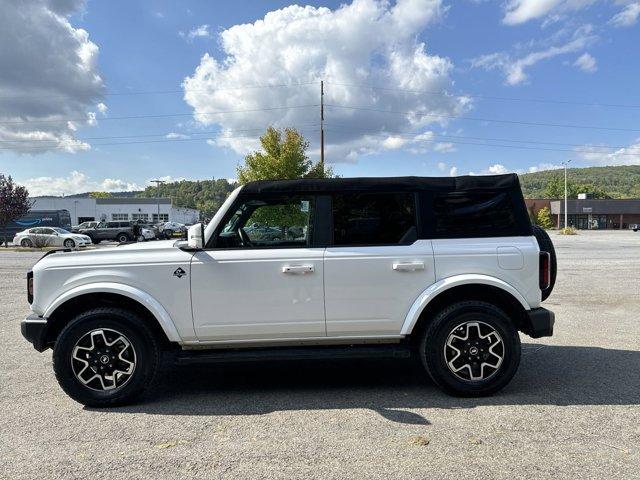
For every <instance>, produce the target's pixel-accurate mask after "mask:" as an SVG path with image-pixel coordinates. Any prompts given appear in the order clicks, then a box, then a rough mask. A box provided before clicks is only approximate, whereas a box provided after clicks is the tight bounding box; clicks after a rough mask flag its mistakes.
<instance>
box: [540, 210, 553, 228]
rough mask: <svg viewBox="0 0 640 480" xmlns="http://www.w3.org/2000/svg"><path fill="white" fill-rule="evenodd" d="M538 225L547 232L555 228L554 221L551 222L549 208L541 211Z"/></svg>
mask: <svg viewBox="0 0 640 480" xmlns="http://www.w3.org/2000/svg"><path fill="white" fill-rule="evenodd" d="M536 223H537V224H538V225H540V226H541V227H542V228H544V229H546V230H549V229H550V228H553V220H551V211H550V210H549V207H543V208H541V209H540V211H539V212H538V218H537V222H536Z"/></svg>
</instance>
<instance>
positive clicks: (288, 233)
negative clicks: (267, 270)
mask: <svg viewBox="0 0 640 480" xmlns="http://www.w3.org/2000/svg"><path fill="white" fill-rule="evenodd" d="M313 209H314V201H313V197H308V196H287V197H277V198H252V199H247V200H245V201H243V202H242V203H241V204H240V205H239V207H238V208H237V209H236V211H235V212H234V214H233V215H232V216H231V217H230V218H229V219H228V220H227V222H226V223H225V225H224V226H223V227H222V229H221V231H220V234H219V235H218V238H217V239H216V243H215V246H216V247H217V248H269V247H270V248H283V247H290V248H293V247H308V246H310V245H311V230H312V218H313Z"/></svg>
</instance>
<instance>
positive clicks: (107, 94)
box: [0, 82, 317, 99]
mask: <svg viewBox="0 0 640 480" xmlns="http://www.w3.org/2000/svg"><path fill="white" fill-rule="evenodd" d="M316 83H317V82H301V83H282V84H274V85H246V86H242V87H224V88H205V89H198V90H189V92H196V93H212V92H223V91H227V90H252V89H260V88H288V87H290V88H294V87H301V86H305V85H315V84H316ZM177 93H186V91H185V90H184V89H183V90H139V91H132V92H105V93H101V94H99V95H97V96H99V97H119V96H129V95H169V94H177ZM11 98H68V95H0V99H11Z"/></svg>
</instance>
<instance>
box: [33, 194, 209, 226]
mask: <svg viewBox="0 0 640 480" xmlns="http://www.w3.org/2000/svg"><path fill="white" fill-rule="evenodd" d="M30 200H31V202H32V206H31V210H67V211H68V212H69V214H70V215H71V224H72V225H78V224H80V223H82V222H87V221H92V220H97V221H114V220H115V221H125V220H130V221H134V220H142V221H143V222H150V223H157V222H167V221H171V222H178V223H186V224H192V223H197V222H198V221H199V219H200V211H199V210H196V209H194V208H185V207H177V206H175V205H173V203H172V201H171V199H170V198H136V197H110V198H78V197H76V198H74V197H36V198H31V199H30ZM158 210H159V212H160V213H159V214H158Z"/></svg>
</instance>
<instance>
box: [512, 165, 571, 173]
mask: <svg viewBox="0 0 640 480" xmlns="http://www.w3.org/2000/svg"><path fill="white" fill-rule="evenodd" d="M559 168H564V167H563V166H562V165H554V164H553V163H539V164H538V165H532V166H531V167H529V168H528V169H527V172H528V173H535V172H542V171H544V170H558V169H559ZM518 173H524V172H521V171H518Z"/></svg>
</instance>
